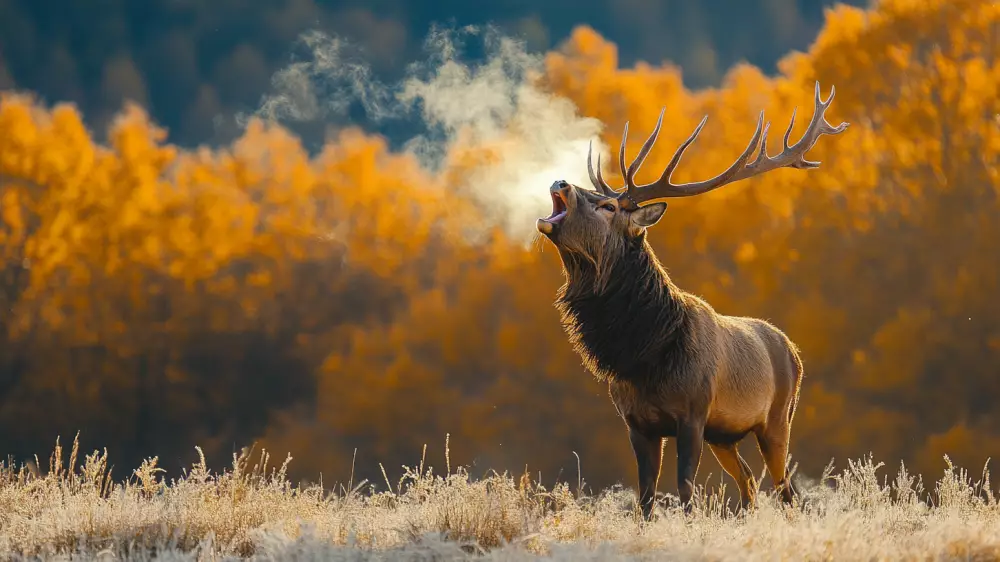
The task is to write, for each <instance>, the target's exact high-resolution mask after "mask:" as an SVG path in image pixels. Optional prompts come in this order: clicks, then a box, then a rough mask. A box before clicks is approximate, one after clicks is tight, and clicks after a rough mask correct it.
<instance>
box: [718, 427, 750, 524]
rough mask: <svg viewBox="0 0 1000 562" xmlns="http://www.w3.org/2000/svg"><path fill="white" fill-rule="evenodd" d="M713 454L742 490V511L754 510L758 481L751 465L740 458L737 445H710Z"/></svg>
mask: <svg viewBox="0 0 1000 562" xmlns="http://www.w3.org/2000/svg"><path fill="white" fill-rule="evenodd" d="M709 447H710V448H711V449H712V454H714V455H715V458H716V460H718V461H719V464H720V465H722V468H723V470H725V471H726V473H728V474H729V476H731V477H732V478H733V480H735V481H736V486H737V487H738V488H739V490H740V509H742V510H749V509H751V508H753V506H754V503H755V502H756V499H757V497H756V496H757V480H756V479H755V478H754V476H753V472H752V471H751V470H750V465H748V464H747V461H746V460H744V459H743V457H741V456H740V452H739V449H737V447H736V444H735V443H733V444H730V445H711V444H710V445H709Z"/></svg>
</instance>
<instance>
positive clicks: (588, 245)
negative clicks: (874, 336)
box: [536, 82, 848, 520]
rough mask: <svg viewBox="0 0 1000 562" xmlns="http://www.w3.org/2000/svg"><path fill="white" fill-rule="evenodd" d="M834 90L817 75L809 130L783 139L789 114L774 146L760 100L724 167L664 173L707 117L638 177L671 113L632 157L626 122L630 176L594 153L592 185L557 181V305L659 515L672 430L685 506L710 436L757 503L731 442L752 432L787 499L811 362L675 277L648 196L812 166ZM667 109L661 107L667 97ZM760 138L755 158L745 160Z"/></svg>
mask: <svg viewBox="0 0 1000 562" xmlns="http://www.w3.org/2000/svg"><path fill="white" fill-rule="evenodd" d="M835 92H836V90H835V89H831V91H830V97H829V98H828V99H827V100H826V101H822V98H821V96H820V87H819V83H818V82H817V83H816V99H815V108H814V113H813V117H812V120H811V121H810V123H809V126H808V127H807V129H806V131H805V133H804V134H803V136H802V138H801V139H800V140H799V141H798V142H796V143H795V144H793V145H791V146H789V144H788V137H789V135H790V134H791V132H792V126H793V125H794V123H795V113H794V111H793V112H792V118H791V123H789V125H788V130H787V131H786V132H785V135H784V139H783V145H784V149H783V150H782V151H781V153H780V154H778V155H777V156H773V157H772V156H768V154H767V131H768V129H769V127H770V123H768V124H767V125H764V126H763V132H762V124H763V121H764V112H763V111H761V113H760V116H759V117H758V119H757V129H756V131H755V132H754V134H753V138H751V139H750V144H749V145H748V146H747V148H746V150H744V151H743V154H741V155H740V157H739V158H737V159H736V161H735V162H734V163H733V164H732V165H731V166H730V167H729V168H728V169H727V170H726V171H724V172H723V173H721V174H719V175H718V176H716V177H714V178H712V179H708V180H705V181H700V182H693V183H685V184H677V183H673V182H671V180H670V178H671V175H672V173H673V171H674V169H675V168H676V167H677V164H678V163H679V162H680V159H681V156H682V155H683V154H684V151H685V150H686V149H687V148H688V147H689V146H690V145H691V144H692V143H693V142H694V141H695V139H696V138H697V137H698V134H699V133H700V132H701V130H702V127H704V126H705V122H706V121H707V119H708V117H707V116H706V117H705V118H704V119H702V121H701V123H700V124H699V125H698V127H697V128H695V130H694V132H693V133H692V134H691V136H689V137H688V138H687V140H686V141H684V143H682V144H681V145H680V147H679V148H678V149H677V151H676V152H675V153H674V155H673V158H671V160H670V163H669V164H668V165H667V168H666V170H664V172H663V174H661V175H660V178H659V179H658V180H656V181H655V182H653V183H650V184H646V185H636V183H635V174H636V172H637V171H638V170H639V166H640V165H641V164H642V162H643V160H644V159H645V158H646V155H647V154H648V153H649V151H650V149H651V148H652V146H653V143H654V141H655V140H656V137H657V135H658V134H659V131H660V126H661V125H662V123H663V111H661V112H660V118H659V119H658V120H657V122H656V127H655V128H654V129H653V132H652V134H651V135H650V136H649V138H648V139H647V140H646V142H645V143H644V144H643V145H642V147H641V148H640V149H639V154H638V156H637V157H636V158H635V160H634V161H633V162H632V163H631V164H630V165H628V167H626V166H625V142H626V139H627V137H628V123H626V124H625V131H624V133H623V135H622V142H621V147H620V149H619V151H618V161H619V165H620V167H621V173H622V176H623V177H624V180H625V188H624V189H623V190H621V191H619V192H616V191H615V190H614V189H612V188H611V187H610V186H609V185H608V182H607V181H605V179H604V178H603V176H602V174H601V159H600V156H598V158H597V171H596V173H595V172H594V167H593V163H592V159H591V153H590V152H588V155H587V169H588V172H589V174H590V180H591V182H592V183H593V184H594V190H593V191H591V190H589V189H584V188H581V187H578V186H576V185H572V184H570V183H567V182H565V181H561V180H560V181H556V182H554V183H553V184H552V186H551V188H550V189H549V191H550V195H551V197H552V206H553V209H552V214H551V215H550V216H548V217H547V218H541V219H538V221H537V224H536V227H537V229H538V230H539V232H541V233H542V234H544V235H545V237H547V238H548V240H549V241H550V242H551V243H552V244H553V245H554V246H555V247H556V249H557V250H558V253H559V256H560V260H561V262H562V266H563V274H564V277H565V279H566V282H565V284H564V285H563V286H562V287H560V288H559V290H558V292H557V298H556V301H555V306H556V308H557V310H558V311H559V312H560V314H561V317H562V324H563V327H564V329H565V331H566V333H567V335H568V336H569V340H570V343H571V344H573V346H574V349H575V350H576V352H577V353H578V354H579V355H580V356H581V358H582V359H583V363H584V365H585V366H586V368H587V369H588V370H589V371H590V372H591V373H592V374H593V375H594V376H595V377H596V378H597V379H598V380H600V381H602V382H607V383H608V387H609V388H608V390H609V395H610V397H611V401H612V403H613V404H614V406H615V408H616V409H617V410H618V414H619V415H620V416H621V418H622V419H623V420H624V422H625V425H626V427H627V429H628V436H629V441H630V442H631V445H632V450H633V452H634V453H635V459H636V464H637V466H638V481H639V486H638V487H639V505H640V508H641V510H642V515H643V517H644V518H645V519H647V520H648V519H650V518H651V516H652V510H653V503H654V494H655V491H656V486H657V481H658V480H659V475H660V465H661V462H662V456H663V443H664V439H665V438H669V437H675V438H676V439H677V480H678V482H677V487H678V492H679V496H680V499H681V502H682V504H683V506H684V508H685V512H690V510H691V496H692V494H693V491H694V480H695V476H696V474H697V471H698V465H699V463H700V460H701V454H702V449H703V443H705V442H707V443H708V445H709V447H710V448H711V449H712V452H713V454H714V455H715V458H716V459H718V461H719V464H720V465H722V467H723V469H725V471H726V472H727V473H728V474H729V475H730V476H731V477H732V478H733V479H734V480H736V483H737V485H738V487H739V491H740V506H741V508H744V509H746V508H750V507H752V506H753V505H754V504H755V501H756V497H755V496H756V491H757V483H756V481H755V479H754V476H753V474H752V473H751V470H750V467H749V466H748V465H747V463H746V461H745V460H744V459H743V457H741V456H740V453H739V451H738V449H737V444H738V443H739V441H740V440H742V439H743V438H744V437H745V436H746V435H748V434H750V433H753V434H754V436H755V437H756V440H757V445H758V447H759V449H760V452H761V455H762V456H763V458H764V461H765V464H766V465H767V469H768V472H769V473H770V474H771V479H772V480H773V481H774V484H775V489H776V490H777V491H778V492H779V493H780V496H781V499H782V501H784V502H785V503H789V504H790V503H792V502H793V499H794V497H795V495H796V494H797V492H796V491H795V490H794V488H793V487H792V485H791V482H790V479H789V478H788V476H787V474H786V462H787V455H788V441H789V435H790V429H791V424H792V418H793V416H794V414H795V409H796V405H797V404H798V397H799V387H800V385H801V381H802V376H803V369H802V360H801V359H800V356H799V351H798V349H797V347H796V346H795V344H794V343H793V342H792V341H791V340H790V339H789V338H788V337H787V336H786V335H785V334H784V333H783V332H782V331H781V330H779V329H778V328H776V327H775V326H773V325H772V324H770V323H768V322H766V321H764V320H760V319H757V318H747V317H738V316H726V315H723V314H720V313H718V312H716V311H715V310H714V309H713V308H712V307H711V306H710V305H709V304H708V303H707V302H705V301H704V300H702V299H701V298H699V297H697V296H695V295H692V294H690V293H687V292H685V291H683V290H682V289H680V288H678V287H677V286H676V285H675V284H674V283H673V282H672V281H671V279H670V277H669V276H668V275H667V272H666V271H665V269H664V268H663V266H662V265H661V264H660V262H659V260H658V259H657V257H656V255H655V254H654V253H653V250H652V248H651V247H650V245H649V243H648V242H647V240H646V229H647V228H648V227H650V226H652V225H654V224H656V223H657V222H658V221H659V220H660V218H661V217H662V216H663V213H664V211H665V210H666V208H667V205H666V203H664V202H654V203H649V204H646V205H643V203H647V202H650V201H652V200H654V199H660V198H667V197H689V196H692V195H699V194H702V193H706V192H708V191H711V190H713V189H718V188H720V187H722V186H724V185H727V184H730V183H733V182H736V181H739V180H743V179H747V178H750V177H753V176H757V175H760V174H763V173H766V172H769V171H771V170H776V169H778V168H796V169H803V170H804V169H811V168H817V167H819V165H820V163H819V162H814V161H809V160H806V159H805V154H806V152H808V151H809V149H811V148H812V147H813V145H815V144H816V142H817V141H818V140H819V138H820V136H821V135H835V134H838V133H841V132H843V131H844V130H845V129H846V128H847V126H848V123H841V124H840V125H839V126H837V127H834V126H832V125H830V123H828V122H827V121H826V118H825V117H824V113H825V112H826V109H827V108H828V107H829V106H830V104H831V103H832V102H833V96H834V94H835ZM664 109H665V108H664ZM758 148H759V152H758V154H757V157H756V158H754V159H753V160H752V161H751V160H750V158H751V156H752V155H753V153H754V151H755V150H757V149H758Z"/></svg>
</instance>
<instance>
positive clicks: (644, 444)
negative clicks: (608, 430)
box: [628, 427, 663, 521]
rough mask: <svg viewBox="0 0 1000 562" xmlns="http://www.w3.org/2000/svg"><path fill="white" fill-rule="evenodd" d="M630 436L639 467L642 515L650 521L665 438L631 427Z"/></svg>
mask: <svg viewBox="0 0 1000 562" xmlns="http://www.w3.org/2000/svg"><path fill="white" fill-rule="evenodd" d="M628 438H629V441H630V442H631V443H632V451H633V452H634V453H635V463H636V465H637V467H638V469H639V507H640V508H641V509H642V517H643V518H644V519H645V520H646V521H649V520H650V519H652V517H653V501H654V500H655V499H656V484H657V481H658V480H659V478H660V463H661V462H662V460H663V439H662V438H661V437H648V436H645V435H643V434H641V433H639V432H638V431H637V430H636V429H635V428H631V427H630V428H629V430H628Z"/></svg>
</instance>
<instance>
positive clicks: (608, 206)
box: [598, 203, 615, 213]
mask: <svg viewBox="0 0 1000 562" xmlns="http://www.w3.org/2000/svg"><path fill="white" fill-rule="evenodd" d="M598 209H604V210H605V211H611V212H612V213H613V212H615V206H614V205H612V204H611V203H605V204H603V205H601V206H600V207H598Z"/></svg>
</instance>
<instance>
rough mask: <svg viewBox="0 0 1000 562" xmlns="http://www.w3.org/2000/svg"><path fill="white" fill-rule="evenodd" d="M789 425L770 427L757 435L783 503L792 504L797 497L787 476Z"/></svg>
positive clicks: (780, 424) (779, 424)
mask: <svg viewBox="0 0 1000 562" xmlns="http://www.w3.org/2000/svg"><path fill="white" fill-rule="evenodd" d="M789 429H790V428H789V425H788V423H787V422H786V423H776V424H774V425H769V426H767V427H765V428H763V429H762V430H760V431H758V432H757V433H756V437H757V446H758V447H760V454H761V456H762V457H764V464H766V465H767V471H768V472H769V473H770V474H771V480H772V481H773V482H774V487H775V490H776V491H778V492H779V493H780V494H781V501H783V502H785V503H786V504H791V503H792V501H793V500H794V497H795V489H794V488H792V482H791V480H790V479H789V478H788V474H787V470H786V469H787V462H788V438H789Z"/></svg>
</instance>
